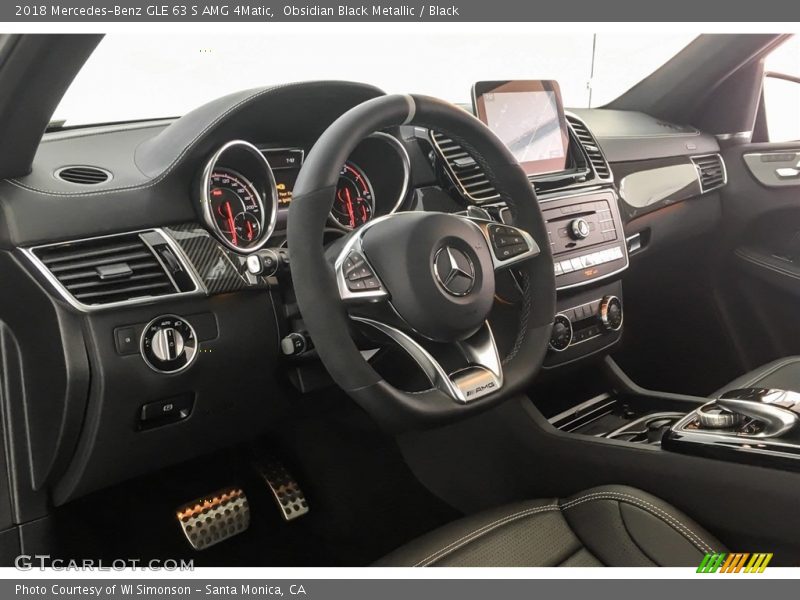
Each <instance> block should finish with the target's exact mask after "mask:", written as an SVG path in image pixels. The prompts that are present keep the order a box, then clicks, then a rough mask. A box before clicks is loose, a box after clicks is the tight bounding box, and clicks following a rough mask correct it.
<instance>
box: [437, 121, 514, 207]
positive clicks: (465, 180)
mask: <svg viewBox="0 0 800 600" xmlns="http://www.w3.org/2000/svg"><path fill="white" fill-rule="evenodd" d="M431 137H432V138H433V141H434V146H435V147H436V149H437V151H438V152H439V155H440V156H441V157H442V158H443V159H444V161H445V164H446V165H447V170H448V172H449V173H450V176H451V177H452V179H453V181H454V182H455V183H456V184H458V186H459V187H460V188H461V192H462V194H464V195H465V196H466V197H467V198H469V199H471V200H473V201H474V202H487V201H489V200H496V199H497V198H499V197H500V195H499V194H498V193H497V190H495V189H494V186H492V184H491V183H489V179H488V178H487V177H486V174H485V173H484V172H483V169H481V167H480V165H478V164H477V163H476V162H475V159H474V158H473V157H472V156H471V155H470V154H469V152H467V151H466V150H464V149H463V148H462V147H461V146H460V145H459V144H457V143H456V142H454V141H453V140H451V139H450V138H448V137H447V136H445V135H443V134H441V133H439V132H438V131H432V132H431Z"/></svg>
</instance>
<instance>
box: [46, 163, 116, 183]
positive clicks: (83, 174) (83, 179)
mask: <svg viewBox="0 0 800 600" xmlns="http://www.w3.org/2000/svg"><path fill="white" fill-rule="evenodd" d="M55 176H56V177H57V178H58V179H61V180H62V181H66V182H68V183H75V184H78V185H97V184H100V183H105V182H106V181H108V180H109V179H111V173H109V172H108V171H106V170H105V169H101V168H99V167H91V166H71V167H63V168H61V169H59V170H58V171H56V173H55Z"/></svg>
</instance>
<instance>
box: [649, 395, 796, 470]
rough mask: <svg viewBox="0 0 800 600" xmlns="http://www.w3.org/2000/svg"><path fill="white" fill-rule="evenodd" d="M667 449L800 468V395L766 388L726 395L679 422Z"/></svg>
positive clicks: (666, 443) (665, 443) (670, 433)
mask: <svg viewBox="0 0 800 600" xmlns="http://www.w3.org/2000/svg"><path fill="white" fill-rule="evenodd" d="M662 446H663V447H664V448H666V449H668V450H676V451H680V452H692V453H697V454H704V455H709V456H714V457H721V456H727V457H730V458H732V459H734V460H741V461H745V462H756V463H758V464H774V463H777V462H782V463H788V464H789V465H791V467H792V468H800V394H798V393H796V392H790V391H786V390H777V389H766V388H744V389H739V390H731V391H728V392H725V393H724V394H722V395H721V396H720V397H719V398H717V399H716V400H712V401H711V402H708V403H706V404H704V405H702V406H700V407H699V408H697V409H696V410H693V411H692V412H690V413H689V414H688V415H686V416H685V417H683V418H682V419H681V420H680V421H678V422H677V423H675V425H673V426H672V428H671V429H670V430H669V431H668V432H667V434H666V435H665V437H664V439H663V442H662Z"/></svg>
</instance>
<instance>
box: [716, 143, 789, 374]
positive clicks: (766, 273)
mask: <svg viewBox="0 0 800 600" xmlns="http://www.w3.org/2000/svg"><path fill="white" fill-rule="evenodd" d="M723 156H724V158H725V161H726V164H727V169H728V185H727V186H726V187H725V188H723V189H722V191H721V194H722V201H723V202H722V214H723V219H722V224H721V230H720V238H719V240H718V241H719V247H718V248H719V249H718V267H717V269H716V271H715V273H716V281H715V289H716V290H717V292H718V293H717V294H716V296H717V299H716V301H717V303H718V305H719V308H720V311H721V313H722V314H723V315H724V317H725V322H726V328H727V330H728V333H729V335H730V337H731V340H732V341H733V344H734V347H735V349H736V351H737V354H738V355H739V358H740V361H741V363H742V369H743V370H745V369H751V368H754V367H756V366H758V365H760V364H763V363H765V362H768V361H770V360H773V359H775V358H779V357H782V356H787V355H791V354H800V143H798V142H794V143H789V144H769V143H760V144H745V145H740V146H735V147H732V148H728V149H726V150H724V151H723Z"/></svg>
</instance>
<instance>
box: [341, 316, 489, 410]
mask: <svg viewBox="0 0 800 600" xmlns="http://www.w3.org/2000/svg"><path fill="white" fill-rule="evenodd" d="M350 318H351V319H353V320H354V321H356V322H358V323H362V324H363V325H367V326H369V327H371V328H373V329H375V330H377V331H379V332H380V333H382V334H383V335H384V336H386V337H388V338H389V339H390V340H391V341H392V342H394V343H395V344H396V345H397V346H398V347H399V348H401V349H402V350H403V351H405V352H406V354H408V355H409V356H410V357H411V358H412V359H413V360H414V362H415V363H416V364H417V365H418V366H419V367H420V369H421V370H422V372H423V373H424V374H425V376H426V377H427V379H428V381H430V383H431V385H432V386H433V387H434V388H436V389H438V390H439V391H441V392H443V393H445V394H447V395H448V396H449V397H450V398H452V399H453V400H454V401H456V402H458V403H460V404H467V403H469V402H472V401H474V400H477V399H479V398H481V397H483V396H486V395H488V394H491V393H494V392H497V391H498V390H500V388H502V386H503V366H502V362H501V360H500V355H499V353H498V351H497V344H496V343H495V340H494V335H493V334H492V330H491V327H490V326H489V323H488V322H487V323H484V324H483V325H482V326H481V327H480V329H478V331H477V332H475V333H474V334H473V335H471V336H470V337H469V338H467V339H465V340H462V341H460V342H457V343H456V344H455V345H454V346H449V345H448V346H449V348H448V349H453V347H454V348H455V350H456V351H457V352H456V354H457V357H454V355H453V354H452V353H450V354H449V355H446V353H445V352H444V351H445V350H446V348H444V347H443V345H442V344H436V343H431V342H428V341H427V340H422V339H420V337H419V336H417V335H415V334H414V333H413V332H409V331H405V330H404V329H402V328H400V327H396V326H394V325H390V324H388V323H385V322H383V321H379V320H377V319H373V318H369V317H366V316H362V315H351V317H350ZM445 365H447V366H445Z"/></svg>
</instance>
